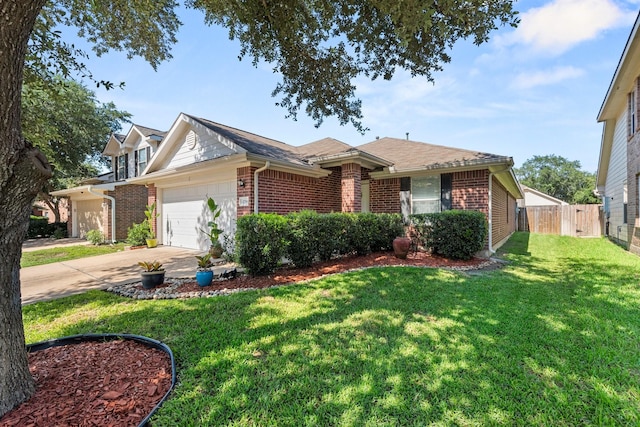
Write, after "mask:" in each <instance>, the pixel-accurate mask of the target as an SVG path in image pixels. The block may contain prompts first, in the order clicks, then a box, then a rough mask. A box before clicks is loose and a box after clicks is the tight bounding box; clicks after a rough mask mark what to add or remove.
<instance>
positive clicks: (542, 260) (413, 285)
mask: <svg viewBox="0 0 640 427" xmlns="http://www.w3.org/2000/svg"><path fill="white" fill-rule="evenodd" d="M501 256H503V257H504V258H505V259H507V260H509V261H510V264H509V265H508V266H507V267H506V268H504V269H502V270H497V271H492V272H484V273H482V274H468V273H456V272H450V271H444V270H434V269H421V268H413V267H387V268H374V269H368V270H364V271H359V272H352V273H348V274H343V275H337V276H332V277H328V278H325V279H322V280H318V281H314V282H311V283H307V284H301V285H295V286H286V287H281V288H272V289H270V290H264V291H251V292H245V293H240V294H236V295H232V296H227V297H221V298H212V299H189V300H162V301H134V300H130V299H125V298H122V297H117V296H114V295H112V294H108V293H104V292H100V291H92V292H89V293H86V294H82V295H76V296H72V297H68V298H64V299H61V300H56V301H50V302H43V303H36V304H32V305H28V306H25V307H23V310H24V321H25V332H26V336H27V342H35V341H40V340H43V339H48V338H55V337H61V336H65V335H72V334H78V333H85V332H112V333H119V332H122V333H133V334H140V335H145V336H148V337H152V338H155V339H158V340H161V341H164V342H166V343H167V344H168V345H169V346H170V347H171V348H172V350H173V352H174V355H175V356H176V359H177V364H178V386H177V387H176V389H175V391H174V394H173V395H172V397H171V398H170V399H169V400H168V401H167V402H165V404H164V405H163V407H162V408H161V410H160V411H159V412H158V414H157V415H156V416H155V417H154V419H153V425H154V426H176V425H177V426H191V425H234V426H263V425H287V426H299V425H312V426H325V425H349V426H362V425H370V426H380V425H416V426H423V425H428V424H434V425H523V426H525V425H526V426H529V425H536V426H548V425H554V426H559V425H560V426H575V425H638V424H640V393H639V382H640V346H639V345H638V342H639V341H638V339H639V335H640V310H639V309H638V307H639V305H640V286H639V284H638V283H639V275H640V258H638V257H636V256H634V255H630V254H629V253H627V252H625V251H623V250H622V249H620V248H618V247H616V246H615V245H613V244H611V243H609V242H607V241H605V240H603V239H583V240H579V239H574V238H566V237H557V236H544V235H529V234H525V233H518V234H516V235H515V236H514V237H513V238H512V239H511V240H510V242H509V243H508V245H507V246H506V247H505V249H504V250H503V251H501Z"/></svg>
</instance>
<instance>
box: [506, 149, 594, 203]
mask: <svg viewBox="0 0 640 427" xmlns="http://www.w3.org/2000/svg"><path fill="white" fill-rule="evenodd" d="M515 173H516V175H517V177H518V179H519V180H520V182H521V183H522V184H524V185H526V186H528V187H531V188H534V189H536V190H538V191H542V192H543V193H545V194H548V195H550V196H553V197H555V198H557V199H560V200H563V201H565V202H567V203H570V204H589V203H600V200H599V199H598V198H597V197H596V196H595V195H594V194H593V190H594V189H595V182H596V178H595V174H593V173H590V172H585V171H583V170H581V165H580V162H579V161H578V160H574V161H570V160H568V159H566V158H564V157H562V156H557V155H555V154H551V155H547V156H533V157H532V158H530V159H528V160H527V161H525V162H524V163H523V164H522V167H521V168H516V169H515Z"/></svg>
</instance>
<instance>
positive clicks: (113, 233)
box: [87, 185, 116, 243]
mask: <svg viewBox="0 0 640 427" xmlns="http://www.w3.org/2000/svg"><path fill="white" fill-rule="evenodd" d="M87 191H88V192H89V193H91V194H94V195H96V196H100V197H103V198H105V199H109V200H111V243H115V242H116V199H114V198H113V197H111V196H108V195H106V194H103V193H98V192H97V191H94V190H93V188H92V186H91V185H90V186H89V187H87Z"/></svg>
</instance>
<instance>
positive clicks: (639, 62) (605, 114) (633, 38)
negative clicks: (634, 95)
mask: <svg viewBox="0 0 640 427" xmlns="http://www.w3.org/2000/svg"><path fill="white" fill-rule="evenodd" d="M639 26H640V13H639V14H638V16H637V17H636V21H635V23H634V24H633V29H632V30H631V33H630V34H629V38H628V39H627V43H626V44H625V47H624V50H623V51H622V55H621V56H620V60H619V61H618V66H617V67H616V71H615V73H614V74H613V77H612V79H611V83H609V88H608V89H607V94H606V95H605V97H604V100H603V101H602V106H601V107H600V111H599V112H598V119H597V120H598V121H599V122H602V121H605V120H607V119H611V118H615V116H616V115H617V112H618V111H619V109H620V105H623V106H624V105H625V103H626V96H627V94H628V93H629V92H630V88H631V86H632V84H633V81H634V80H635V79H636V77H637V76H638V71H639V69H640V55H638V50H640V38H639V37H638V27H639Z"/></svg>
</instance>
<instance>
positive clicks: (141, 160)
mask: <svg viewBox="0 0 640 427" xmlns="http://www.w3.org/2000/svg"><path fill="white" fill-rule="evenodd" d="M146 167H147V149H146V148H142V149H140V150H138V165H137V168H136V172H137V176H140V175H142V172H143V171H144V169H145V168H146Z"/></svg>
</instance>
